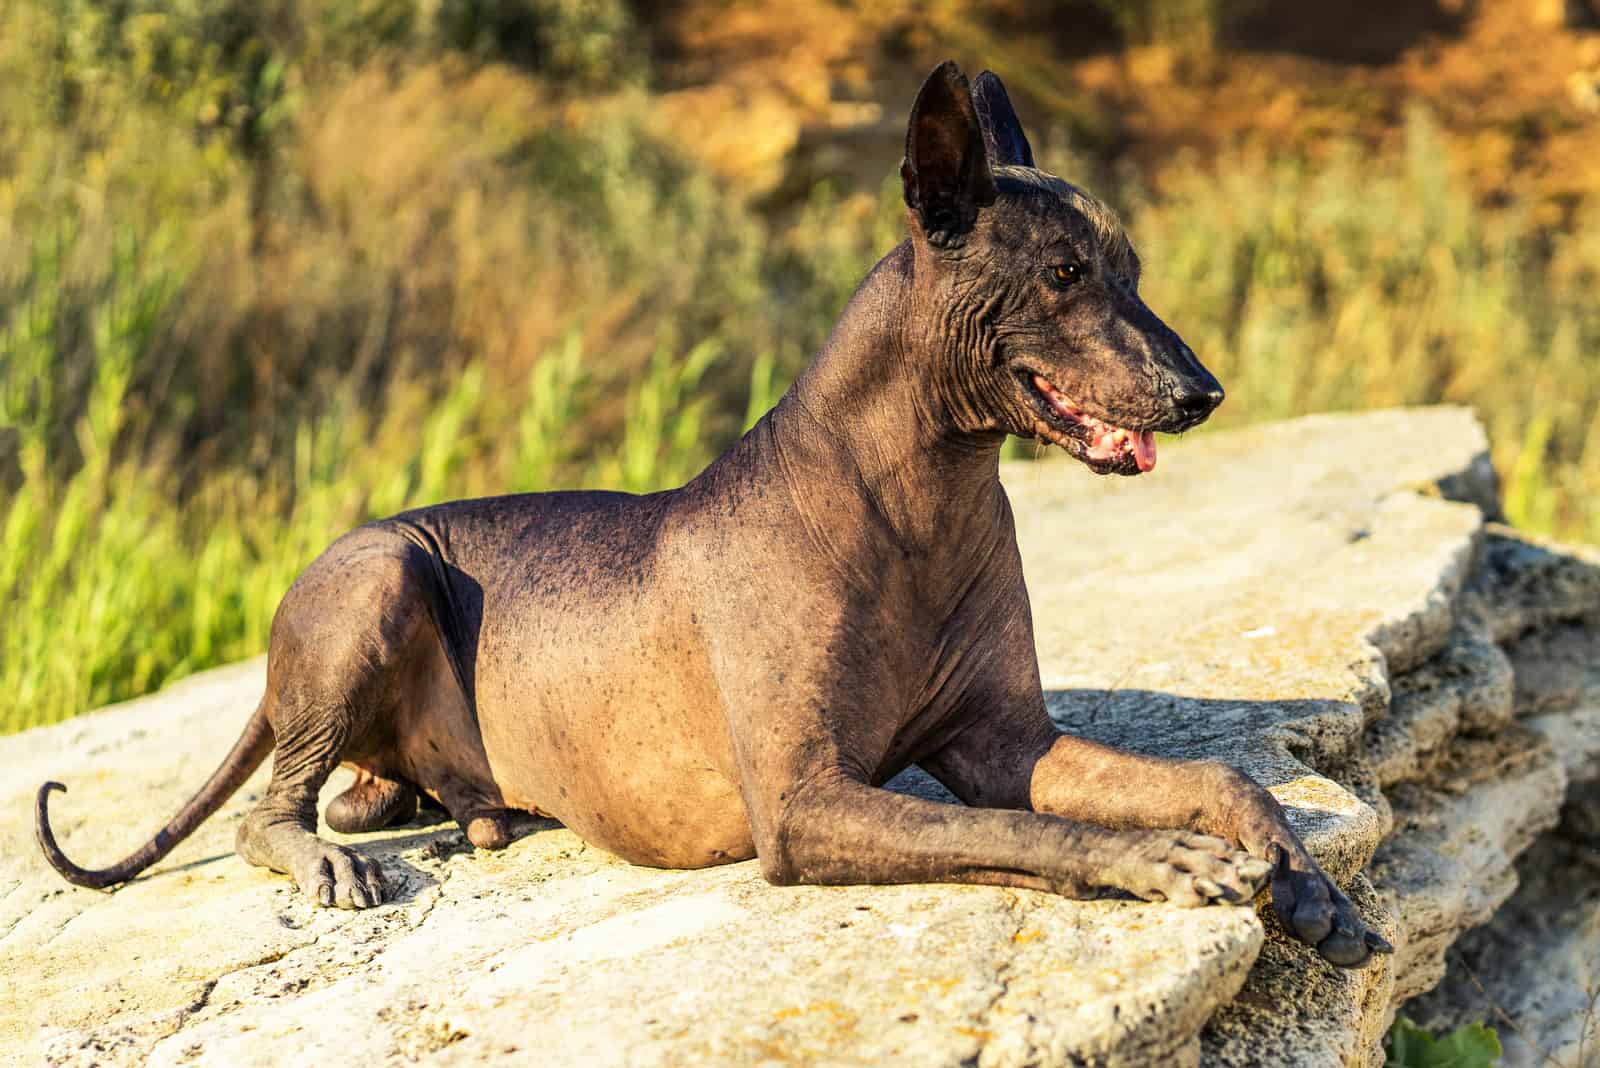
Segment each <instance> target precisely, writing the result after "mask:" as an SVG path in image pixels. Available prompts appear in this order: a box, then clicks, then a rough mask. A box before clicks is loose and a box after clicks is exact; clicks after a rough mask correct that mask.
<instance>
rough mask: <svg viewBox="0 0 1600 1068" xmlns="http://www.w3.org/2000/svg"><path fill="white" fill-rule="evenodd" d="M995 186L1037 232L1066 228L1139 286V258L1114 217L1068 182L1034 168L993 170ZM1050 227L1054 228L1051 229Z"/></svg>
mask: <svg viewBox="0 0 1600 1068" xmlns="http://www.w3.org/2000/svg"><path fill="white" fill-rule="evenodd" d="M994 179H995V186H996V188H997V189H998V190H999V192H1000V195H1001V196H1002V197H1007V198H1008V199H1010V200H1012V201H1014V202H1015V203H1016V204H1017V206H1018V207H1020V208H1022V209H1023V210H1024V212H1025V213H1026V215H1028V216H1031V220H1030V221H1031V222H1032V223H1033V225H1034V226H1035V227H1036V228H1039V229H1043V228H1045V227H1049V228H1051V229H1054V228H1056V227H1063V228H1065V229H1066V230H1067V231H1068V232H1069V233H1070V234H1071V235H1072V236H1073V237H1082V238H1085V239H1087V240H1089V241H1092V242H1093V243H1094V245H1095V247H1097V248H1098V249H1099V250H1100V254H1101V255H1103V256H1104V257H1105V259H1106V263H1107V264H1108V265H1109V266H1110V267H1111V269H1112V270H1113V271H1115V272H1116V273H1117V274H1119V275H1121V276H1122V278H1124V279H1125V280H1126V281H1127V282H1129V283H1130V284H1131V285H1135V286H1137V285H1138V284H1139V257H1138V255H1136V254H1135V253H1134V251H1133V243H1132V242H1131V241H1129V240H1128V234H1127V231H1125V230H1124V229H1123V228H1122V220H1121V219H1119V218H1117V213H1116V212H1115V211H1113V210H1111V208H1109V207H1108V206H1106V205H1105V204H1103V203H1101V202H1100V201H1099V200H1096V199H1095V198H1094V197H1092V196H1090V195H1089V194H1088V193H1085V192H1084V191H1083V190H1082V189H1079V188H1078V187H1077V186H1075V185H1073V184H1072V183H1071V182H1067V181H1064V180H1062V179H1060V178H1057V177H1056V176H1055V175H1053V174H1049V173H1047V172H1045V171H1041V170H1036V169H1034V168H1033V167H1011V166H1005V167H996V168H994ZM1052 224H1053V225H1052Z"/></svg>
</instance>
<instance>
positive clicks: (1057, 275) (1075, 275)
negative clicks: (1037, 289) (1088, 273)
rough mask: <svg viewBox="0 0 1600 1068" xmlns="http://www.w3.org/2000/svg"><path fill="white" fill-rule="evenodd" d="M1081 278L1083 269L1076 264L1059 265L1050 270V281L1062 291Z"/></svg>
mask: <svg viewBox="0 0 1600 1068" xmlns="http://www.w3.org/2000/svg"><path fill="white" fill-rule="evenodd" d="M1081 277H1083V269H1082V268H1080V267H1079V266H1078V265H1077V264H1076V263H1060V264H1057V265H1056V266H1054V267H1052V268H1050V279H1051V281H1053V282H1055V284H1056V285H1057V286H1059V287H1061V288H1062V289H1066V288H1067V287H1068V286H1070V285H1072V283H1074V282H1076V281H1077V280H1078V279H1079V278H1081Z"/></svg>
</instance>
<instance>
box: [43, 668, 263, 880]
mask: <svg viewBox="0 0 1600 1068" xmlns="http://www.w3.org/2000/svg"><path fill="white" fill-rule="evenodd" d="M272 745H273V738H272V727H271V725H270V724H268V722H267V697H263V698H262V699H261V703H260V704H259V705H257V706H256V710H255V714H254V715H252V716H251V717H250V722H249V723H247V724H245V728H244V733H243V734H241V735H240V736H239V740H238V741H237V742H235V743H233V749H232V750H231V751H230V752H229V753H228V755H227V757H226V758H225V759H224V760H223V761H222V766H221V767H219V768H217V770H216V771H214V772H212V773H211V778H209V779H207V780H206V784H205V785H204V786H202V787H200V790H199V792H197V793H196V794H195V795H194V796H193V797H191V798H190V799H189V801H188V803H187V804H185V805H184V806H183V807H182V808H181V809H179V810H178V814H177V815H175V816H173V817H172V819H170V820H169V821H167V825H166V826H165V827H163V828H161V830H160V831H158V832H157V833H156V835H155V837H154V838H151V839H150V840H149V841H148V842H146V843H145V844H144V845H142V846H140V847H139V848H138V849H137V850H135V851H134V852H133V853H131V854H129V855H128V856H127V857H126V858H124V859H123V860H120V861H118V862H117V863H115V864H113V865H111V867H109V868H96V869H92V870H91V869H89V868H80V867H78V866H77V865H76V864H74V863H72V861H70V860H68V859H67V856H66V854H65V853H63V852H61V847H60V846H58V845H56V836H55V835H54V834H53V833H52V832H51V830H50V814H49V812H48V808H49V804H50V793H51V791H52V790H60V791H61V792H62V793H66V792H67V788H66V787H65V786H62V785H61V784H60V783H58V782H47V783H45V784H44V785H43V786H41V787H39V794H38V797H37V798H36V799H35V800H34V804H33V815H34V833H35V836H36V837H37V838H38V840H39V848H40V849H42V850H44V855H45V858H46V859H47V860H49V861H50V866H51V867H52V868H54V869H55V870H56V871H58V872H60V873H61V875H62V877H63V878H64V879H66V880H67V882H69V883H73V884H75V885H77V886H87V887H90V888H92V889H95V890H100V889H103V888H105V887H107V886H113V885H115V884H117V883H125V882H127V881H128V880H129V879H132V878H133V877H134V876H135V875H138V874H139V873H140V872H142V871H144V870H145V869H146V868H148V867H149V866H150V865H152V864H154V863H155V862H156V861H158V860H160V859H161V858H162V857H164V856H166V855H167V854H168V853H170V852H172V849H173V847H174V846H176V845H177V844H178V843H179V842H181V841H183V840H184V839H185V838H187V837H189V835H190V834H192V833H194V829H195V828H196V827H198V826H200V824H201V823H203V822H205V820H206V818H207V817H208V816H210V815H211V814H212V813H214V812H216V811H217V809H219V808H221V807H222V804H223V802H225V801H227V800H228V798H230V797H232V796H233V793H234V791H235V790H237V789H239V787H240V786H242V785H244V781H245V780H246V779H248V778H249V777H250V775H251V773H252V772H254V771H255V770H256V768H258V767H260V766H261V762H262V761H263V760H265V759H266V758H267V754H268V753H270V752H272Z"/></svg>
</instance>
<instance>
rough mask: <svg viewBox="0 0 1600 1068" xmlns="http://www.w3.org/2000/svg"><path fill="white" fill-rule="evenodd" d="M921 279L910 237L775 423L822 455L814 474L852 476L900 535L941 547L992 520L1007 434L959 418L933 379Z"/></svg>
mask: <svg viewBox="0 0 1600 1068" xmlns="http://www.w3.org/2000/svg"><path fill="white" fill-rule="evenodd" d="M916 284H917V279H916V265H915V263H914V253H913V249H912V246H911V243H910V242H905V243H903V244H901V245H900V246H899V247H897V248H896V249H894V250H893V251H891V252H890V253H889V254H888V255H887V256H885V257H884V258H883V259H882V260H881V261H879V263H878V265H877V266H876V267H874V268H873V270H872V272H871V273H870V274H868V276H867V277H866V279H865V280H864V281H863V282H862V283H861V285H860V287H859V288H858V289H857V290H856V292H855V295H854V296H852V297H851V299H850V302H849V303H848V304H847V305H846V306H845V309H844V311H843V312H842V313H841V314H840V317H839V321H838V322H837V323H836V324H835V325H834V328H833V331H832V333H831V334H830V335H829V337H828V340H827V342H826V343H825V344H824V345H823V348H822V351H821V352H820V353H819V354H818V356H817V358H816V359H815V360H813V361H812V363H811V365H810V366H809V367H808V368H807V369H806V370H805V371H804V373H802V374H801V375H800V377H799V378H798V379H797V380H796V381H795V383H794V385H793V387H791V388H790V390H789V392H788V393H787V394H786V395H785V396H784V398H783V401H782V402H781V403H780V404H779V406H778V408H777V409H776V410H775V411H774V412H773V421H772V427H773V432H774V434H775V435H777V437H778V439H779V442H780V444H781V445H788V444H791V443H798V442H799V441H801V440H803V441H804V445H805V452H806V454H807V455H808V456H810V457H812V458H813V460H814V461H815V460H816V459H818V458H820V459H822V461H823V462H824V463H826V465H827V467H828V468H829V471H828V474H829V475H830V476H831V477H829V478H828V479H826V480H822V481H821V483H820V484H821V485H824V486H828V487H830V489H831V491H832V492H837V488H838V487H841V486H848V485H852V484H853V485H854V486H855V487H856V488H857V489H858V490H859V491H860V492H861V493H862V494H863V495H864V496H865V497H866V498H867V499H868V502H869V504H870V505H871V507H872V508H873V509H874V510H875V511H876V512H878V513H879V514H880V515H881V516H882V517H883V518H884V520H885V521H886V522H887V523H888V525H889V526H890V527H891V528H893V530H894V533H895V536H896V539H897V540H898V541H899V542H900V543H901V544H902V546H904V547H906V548H909V549H918V550H924V551H925V552H927V553H930V554H932V555H936V556H940V555H944V552H943V550H945V549H948V548H949V547H950V546H951V545H952V544H960V543H961V539H962V537H963V535H964V534H965V533H966V532H967V531H968V530H969V527H970V526H971V525H972V524H990V525H992V520H993V516H994V509H995V507H996V505H997V503H998V502H999V500H1000V495H999V462H1000V446H1001V444H1002V443H1003V441H1004V435H1003V434H1001V433H999V432H994V431H989V432H977V433H973V432H969V431H965V430H963V429H961V428H960V427H959V426H958V425H957V416H956V415H955V414H954V413H952V412H951V410H950V407H951V405H950V403H949V402H948V400H947V398H948V397H949V396H950V394H951V392H952V390H951V389H950V388H948V387H949V383H944V382H941V381H936V380H935V376H937V375H938V374H940V373H941V368H942V363H943V361H941V360H940V359H939V358H938V354H937V353H934V352H930V351H927V348H928V346H929V345H930V344H932V343H934V342H933V341H932V340H931V339H933V338H934V336H935V334H936V330H934V329H927V328H926V324H921V323H915V322H910V321H908V320H909V319H910V318H911V317H913V316H915V315H917V314H918V312H917V310H916V309H917V308H918V306H919V305H918V301H917V300H916V299H915V297H916V293H915V292H914V287H915V286H916ZM980 541H984V542H986V541H987V539H980Z"/></svg>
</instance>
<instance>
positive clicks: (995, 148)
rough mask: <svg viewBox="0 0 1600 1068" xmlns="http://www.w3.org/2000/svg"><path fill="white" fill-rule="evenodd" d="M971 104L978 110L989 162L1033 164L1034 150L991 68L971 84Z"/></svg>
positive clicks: (1022, 165) (1005, 164) (1017, 164)
mask: <svg viewBox="0 0 1600 1068" xmlns="http://www.w3.org/2000/svg"><path fill="white" fill-rule="evenodd" d="M972 103H973V104H974V105H975V106H976V107H977V109H978V125H979V126H981V127H983V143H984V145H985V146H986V147H987V148H988V150H989V159H990V161H991V162H993V163H996V164H999V165H1000V166H1007V165H1010V166H1015V167H1032V166H1033V149H1032V148H1031V147H1030V146H1029V145H1028V138H1027V135H1025V134H1024V133H1023V132H1022V120H1021V119H1019V118H1017V111H1016V109H1015V108H1013V107H1012V106H1011V97H1010V96H1008V95H1007V94H1006V87H1005V85H1004V84H1003V83H1002V82H1001V81H1000V77H999V75H997V74H995V72H994V71H992V70H986V71H984V72H983V73H982V74H980V75H978V79H977V81H975V82H973V83H972Z"/></svg>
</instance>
